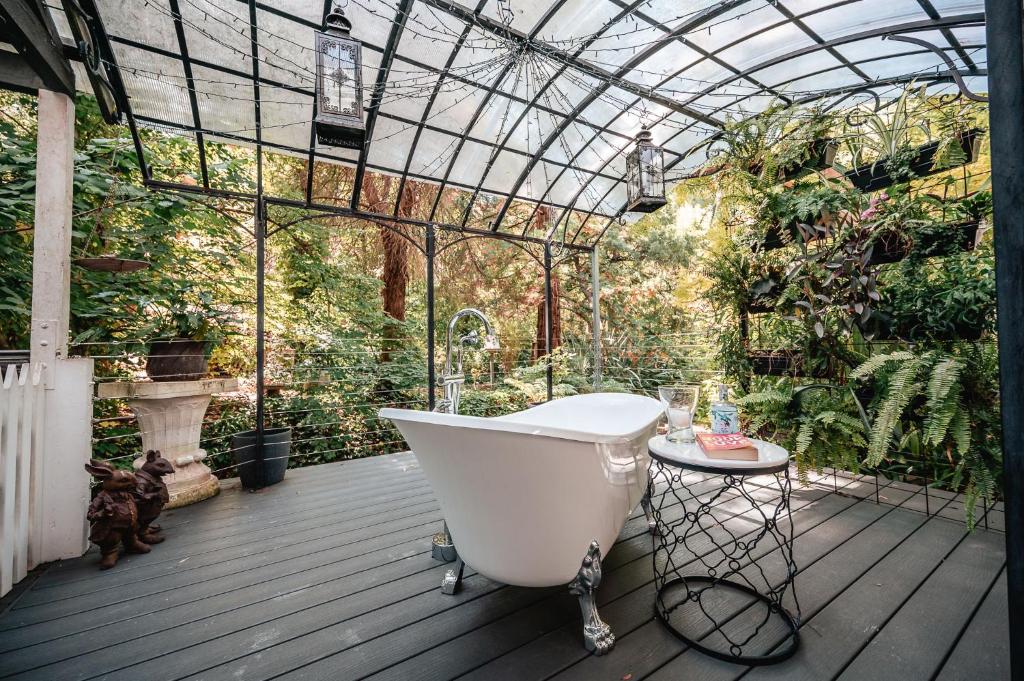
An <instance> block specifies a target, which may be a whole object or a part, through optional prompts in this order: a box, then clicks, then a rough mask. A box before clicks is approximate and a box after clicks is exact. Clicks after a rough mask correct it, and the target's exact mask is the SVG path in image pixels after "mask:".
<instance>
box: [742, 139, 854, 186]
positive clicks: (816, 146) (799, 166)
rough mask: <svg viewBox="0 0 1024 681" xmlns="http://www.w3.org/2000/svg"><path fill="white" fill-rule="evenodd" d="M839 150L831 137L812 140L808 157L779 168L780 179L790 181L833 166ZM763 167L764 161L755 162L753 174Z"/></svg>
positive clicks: (752, 168) (752, 167) (756, 173)
mask: <svg viewBox="0 0 1024 681" xmlns="http://www.w3.org/2000/svg"><path fill="white" fill-rule="evenodd" d="M837 151H839V145H838V144H837V143H836V141H835V140H833V139H831V138H822V139H816V140H814V141H813V142H811V145H810V147H809V153H808V156H807V158H806V159H804V160H803V161H798V162H794V163H791V164H789V165H788V166H786V167H784V168H779V175H778V181H779V182H789V181H790V180H795V179H798V178H800V177H802V176H804V175H806V174H807V173H809V172H812V171H815V170H825V169H826V168H831V167H832V164H833V163H835V160H836V152H837ZM763 167H764V164H762V163H753V164H751V166H750V168H749V170H750V172H751V173H752V174H754V175H759V174H760V173H761V169H762V168H763Z"/></svg>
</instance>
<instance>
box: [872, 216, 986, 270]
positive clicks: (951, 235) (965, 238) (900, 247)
mask: <svg viewBox="0 0 1024 681" xmlns="http://www.w3.org/2000/svg"><path fill="white" fill-rule="evenodd" d="M977 242H978V223H977V222H976V221H974V220H970V221H967V222H958V223H956V224H952V225H946V226H945V227H944V228H943V229H941V230H937V231H935V232H931V233H929V234H920V235H918V237H917V243H916V244H915V245H914V250H915V251H917V252H918V253H920V254H921V255H922V256H923V257H925V258H941V257H944V256H947V255H953V254H954V253H963V252H966V251H973V250H974V248H975V246H976V245H977ZM910 251H911V247H910V244H909V242H908V241H907V240H905V239H897V238H893V239H879V240H878V241H877V242H876V243H875V245H874V248H873V249H872V251H871V257H870V258H869V259H868V264H869V265H886V264H890V263H894V262H899V261H900V260H903V259H904V258H906V257H907V256H908V255H910Z"/></svg>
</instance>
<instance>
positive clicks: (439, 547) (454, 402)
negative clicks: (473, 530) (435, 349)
mask: <svg viewBox="0 0 1024 681" xmlns="http://www.w3.org/2000/svg"><path fill="white" fill-rule="evenodd" d="M465 317H476V318H477V319H479V320H480V321H481V322H483V325H484V333H485V336H484V350H486V351H488V352H492V353H493V352H497V351H498V350H499V349H500V346H499V345H498V337H497V336H495V335H494V329H493V328H492V327H491V322H490V320H489V319H487V316H486V315H485V314H484V313H483V312H481V311H480V310H477V309H476V308H473V307H467V308H464V309H462V310H459V311H458V312H456V313H455V314H454V315H452V318H451V319H450V320H449V321H448V333H447V336H446V339H445V359H444V373H442V374H441V377H440V378H438V379H437V384H438V386H440V387H441V388H443V389H444V398H443V399H442V400H441V401H440V402H438V403H437V406H435V407H434V411H436V412H441V413H443V414H458V413H459V401H460V399H461V397H462V384H463V383H465V382H466V375H465V374H464V373H462V351H463V349H464V348H466V347H476V346H477V344H478V343H479V342H480V334H479V333H477V331H476V329H474V330H472V331H470V332H469V333H467V334H465V335H464V336H460V337H459V343H458V346H457V358H456V362H455V370H454V371H453V370H452V336H454V335H455V326H456V325H457V324H458V323H459V321H460V320H462V319H464V318H465ZM430 552H431V555H432V556H433V558H434V560H439V561H442V562H445V563H451V562H453V561H455V560H456V559H457V558H458V552H457V551H456V550H455V544H454V543H453V542H452V536H451V534H450V533H449V532H448V523H444V526H443V527H442V529H441V531H440V532H439V533H437V534H435V535H434V538H433V540H432V541H431V548H430ZM449 572H451V571H449ZM459 574H460V580H461V570H460V573H459ZM452 580H453V581H452V583H451V584H448V579H447V577H446V581H445V583H446V584H448V586H447V587H446V590H445V593H454V592H455V588H456V587H455V583H454V577H453V578H452ZM447 589H451V591H449V590H447Z"/></svg>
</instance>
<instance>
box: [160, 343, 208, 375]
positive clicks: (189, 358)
mask: <svg viewBox="0 0 1024 681" xmlns="http://www.w3.org/2000/svg"><path fill="white" fill-rule="evenodd" d="M212 348H213V342H212V341H196V340H190V339H187V338H175V339H173V340H167V341H153V342H152V343H150V344H149V356H148V357H147V358H146V375H147V376H149V377H150V378H151V379H152V380H154V381H198V380H199V379H201V378H205V377H206V368H207V365H208V364H209V361H210V350H211V349H212Z"/></svg>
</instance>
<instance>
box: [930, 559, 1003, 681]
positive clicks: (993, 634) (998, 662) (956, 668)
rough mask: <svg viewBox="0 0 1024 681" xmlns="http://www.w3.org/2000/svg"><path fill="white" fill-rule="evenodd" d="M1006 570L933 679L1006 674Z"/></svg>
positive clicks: (971, 678) (946, 680)
mask: <svg viewBox="0 0 1024 681" xmlns="http://www.w3.org/2000/svg"><path fill="white" fill-rule="evenodd" d="M1007 616H1008V607H1007V603H1006V570H1005V568H1004V570H1003V572H1002V574H1001V575H1000V576H999V579H998V580H996V583H995V584H994V585H993V586H992V590H991V591H989V593H988V596H986V597H985V601H984V602H983V603H982V605H981V608H980V609H979V610H978V612H977V614H975V616H974V617H973V618H972V619H971V622H970V624H969V625H968V626H967V629H966V631H964V633H963V636H962V637H961V639H960V641H959V642H958V643H957V645H956V648H954V649H953V651H952V654H951V655H950V656H949V659H948V660H947V661H946V664H945V665H944V666H943V667H942V672H941V673H940V674H939V676H938V677H937V681H975V680H976V679H1008V678H1010V666H1009V661H1010V653H1009V650H1010V637H1009V633H1008V632H1007V630H1006V618H1007Z"/></svg>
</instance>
